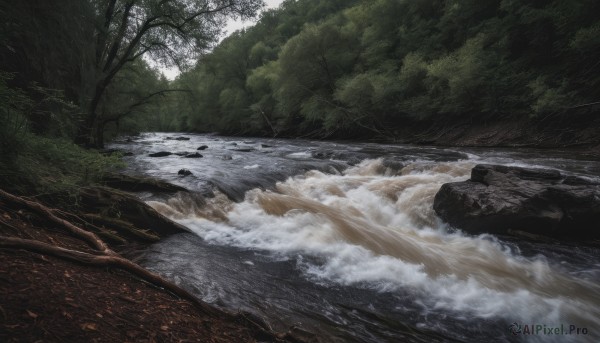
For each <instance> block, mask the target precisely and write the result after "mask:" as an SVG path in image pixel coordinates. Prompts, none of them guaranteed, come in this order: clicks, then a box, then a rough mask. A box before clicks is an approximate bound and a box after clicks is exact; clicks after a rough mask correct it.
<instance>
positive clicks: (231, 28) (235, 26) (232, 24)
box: [161, 0, 283, 80]
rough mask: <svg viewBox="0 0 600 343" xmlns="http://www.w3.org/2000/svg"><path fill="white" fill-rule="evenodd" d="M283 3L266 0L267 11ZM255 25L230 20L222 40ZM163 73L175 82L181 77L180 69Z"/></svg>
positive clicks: (171, 69) (170, 69)
mask: <svg viewBox="0 0 600 343" xmlns="http://www.w3.org/2000/svg"><path fill="white" fill-rule="evenodd" d="M282 2H283V0H265V4H266V7H265V9H267V8H276V7H278V6H279V5H280V4H281V3H282ZM255 23H256V21H253V20H248V21H242V20H233V19H230V20H229V21H228V22H227V26H225V29H224V31H225V34H224V35H223V37H221V39H223V38H225V37H227V36H228V35H229V34H231V33H233V32H235V31H236V30H239V29H241V28H243V27H248V26H251V25H253V24H255ZM161 71H162V73H163V74H164V75H165V76H166V77H167V79H169V80H173V79H175V77H177V75H179V69H177V68H168V69H166V68H161Z"/></svg>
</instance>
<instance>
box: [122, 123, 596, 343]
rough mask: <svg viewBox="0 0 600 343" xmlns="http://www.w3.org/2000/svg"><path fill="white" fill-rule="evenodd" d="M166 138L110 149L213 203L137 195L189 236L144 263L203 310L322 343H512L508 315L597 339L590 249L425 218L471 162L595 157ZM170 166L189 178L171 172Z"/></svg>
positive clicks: (161, 247) (555, 163) (579, 168)
mask: <svg viewBox="0 0 600 343" xmlns="http://www.w3.org/2000/svg"><path fill="white" fill-rule="evenodd" d="M165 138H166V135H164V134H155V135H147V136H145V137H144V138H142V139H141V140H140V141H139V142H136V143H130V144H128V145H126V144H120V145H116V147H118V148H124V149H128V150H130V151H133V152H134V153H135V154H136V155H135V156H134V157H132V158H131V166H132V171H138V172H144V173H147V174H151V175H154V176H158V177H162V178H165V179H167V180H170V181H172V182H177V183H179V184H181V185H184V186H186V187H188V188H191V189H193V190H195V191H197V192H201V193H204V194H208V193H212V196H210V197H207V198H204V197H198V196H190V195H183V194H179V195H177V196H175V197H173V198H171V199H155V198H151V199H149V204H150V205H151V206H153V207H154V208H155V209H157V210H158V211H160V212H161V213H163V214H165V215H167V216H169V217H170V218H172V219H174V220H176V221H178V222H179V223H181V224H183V225H185V226H187V227H188V228H190V230H191V231H192V232H193V233H195V234H196V235H197V237H198V238H192V237H190V236H189V235H182V236H176V237H173V238H171V239H168V240H165V241H163V242H161V243H158V244H157V245H155V246H154V247H153V248H152V249H151V250H150V251H149V252H148V254H147V255H146V259H145V265H146V266H147V267H149V268H151V269H154V270H156V271H158V272H160V273H162V274H164V275H166V276H168V277H170V278H172V279H174V280H175V281H177V282H180V283H181V284H182V285H184V286H185V287H187V288H188V289H190V290H192V291H193V292H194V293H196V294H197V295H198V296H199V297H202V298H203V299H204V300H206V301H209V302H212V303H215V304H218V305H220V306H224V307H227V308H230V309H237V308H240V309H245V310H248V311H251V312H254V313H256V314H258V315H260V316H261V317H264V318H265V319H266V320H267V321H268V322H270V323H271V324H272V325H274V326H275V327H276V328H278V329H280V330H287V328H289V327H290V326H292V325H297V326H299V327H302V328H303V329H305V330H308V331H311V332H315V333H318V335H319V336H320V337H323V338H324V340H323V341H335V340H338V341H340V342H345V341H357V342H365V341H369V342H381V341H389V342H394V341H398V340H412V341H447V340H452V339H456V340H461V341H481V340H483V339H488V340H489V339H492V340H496V341H513V340H514V341H522V339H523V336H522V335H521V336H513V335H511V334H510V332H509V330H508V327H509V326H510V324H511V323H513V322H517V323H530V324H542V325H544V324H545V325H547V326H555V325H560V324H565V325H567V326H568V325H577V326H578V327H586V328H588V330H589V334H588V335H586V336H581V335H580V336H570V335H564V336H561V337H550V336H544V335H538V336H536V335H531V336H527V337H526V338H528V340H530V341H549V340H550V341H552V339H554V341H565V340H572V341H582V340H583V341H585V340H589V341H593V340H594V339H595V338H596V337H597V336H593V335H597V334H600V332H597V331H596V332H595V333H594V330H598V328H600V287H599V286H598V281H599V280H600V262H599V260H600V258H599V257H598V256H600V254H598V251H597V249H594V248H578V249H573V248H572V247H569V246H566V247H565V246H560V245H559V246H552V245H546V246H542V245H535V244H534V245H533V246H528V245H527V244H515V243H509V242H507V241H502V240H499V239H498V238H497V237H494V236H490V235H482V236H468V235H465V234H462V233H460V232H453V231H451V230H448V228H447V227H445V225H444V224H443V223H441V222H440V221H439V219H438V218H437V217H436V216H435V214H434V212H433V210H432V203H433V197H434V195H435V193H436V192H437V190H438V189H439V187H440V186H441V185H442V184H443V183H447V182H453V181H462V180H465V179H467V178H468V177H469V174H470V170H471V168H472V167H473V166H474V165H475V164H476V163H479V162H482V161H485V162H491V163H503V164H513V165H537V166H551V167H555V168H560V169H563V170H564V169H566V170H567V171H569V172H572V173H577V174H584V175H587V176H592V177H595V175H594V173H595V171H597V170H598V163H595V162H590V161H584V160H580V161H577V160H568V159H565V158H562V157H560V156H559V157H553V158H548V159H537V158H535V155H527V154H523V153H520V154H519V155H511V153H510V152H503V153H499V152H489V153H486V152H482V151H478V152H477V153H476V154H474V153H473V151H455V150H451V149H434V148H414V147H403V146H391V145H375V144H342V143H321V142H307V141H286V140H268V141H267V140H260V141H259V140H257V141H246V142H244V141H235V142H233V140H232V139H229V138H222V137H213V136H202V135H198V136H195V135H190V138H191V139H190V141H173V140H166V139H165ZM232 143H235V145H233V144H232ZM202 144H206V145H208V146H209V148H208V149H206V150H204V151H203V152H202V153H203V155H204V158H203V159H199V160H195V161H190V159H184V158H180V157H179V156H175V157H173V156H170V157H167V158H160V159H157V158H150V157H148V156H147V154H148V153H150V152H157V151H161V150H167V151H175V150H177V151H191V150H193V149H194V147H195V146H196V145H198V146H199V145H202ZM223 156H231V159H224V158H223ZM178 168H187V169H190V170H191V171H192V172H193V173H194V176H193V177H185V178H182V177H177V176H176V175H175V174H176V172H177V169H178ZM532 252H535V253H532Z"/></svg>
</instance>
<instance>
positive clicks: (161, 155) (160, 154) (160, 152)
mask: <svg viewBox="0 0 600 343" xmlns="http://www.w3.org/2000/svg"><path fill="white" fill-rule="evenodd" d="M171 155H173V153H171V152H168V151H159V152H155V153H153V154H149V155H148V156H150V157H165V156H171Z"/></svg>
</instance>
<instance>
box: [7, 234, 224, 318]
mask: <svg viewBox="0 0 600 343" xmlns="http://www.w3.org/2000/svg"><path fill="white" fill-rule="evenodd" d="M0 248H9V249H24V250H27V251H32V252H36V253H40V254H46V255H50V256H55V257H60V258H64V259H67V260H70V261H75V262H79V263H84V264H90V265H94V266H101V267H116V268H119V269H122V270H124V271H127V272H129V273H131V274H133V275H135V276H137V277H139V278H141V279H142V280H144V281H147V282H149V283H151V284H153V285H155V286H158V287H160V288H164V289H165V290H167V291H169V292H171V293H173V294H175V295H177V296H179V297H181V298H183V299H185V300H188V301H191V302H193V303H194V304H195V305H196V306H197V307H198V308H199V309H200V310H202V311H203V312H204V313H206V314H209V315H217V314H219V312H218V311H217V310H215V309H213V308H211V307H209V306H207V305H206V304H204V303H201V302H199V301H198V300H197V299H196V298H195V297H194V296H193V295H191V294H190V293H188V292H187V291H186V290H184V289H183V288H181V287H179V286H177V285H175V284H174V283H171V282H169V281H167V280H165V279H163V278H162V277H160V276H159V275H157V274H154V273H152V272H150V271H148V270H146V269H144V268H142V267H140V266H139V265H137V264H135V263H133V262H131V261H129V260H127V259H125V258H123V257H120V256H118V255H110V256H108V255H95V254H90V253H86V252H81V251H77V250H72V249H66V248H61V247H57V246H54V245H50V244H47V243H43V242H40V241H36V240H33V239H21V238H15V237H4V236H0ZM115 254H116V253H115Z"/></svg>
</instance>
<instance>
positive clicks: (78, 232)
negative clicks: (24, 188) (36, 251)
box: [0, 189, 117, 255]
mask: <svg viewBox="0 0 600 343" xmlns="http://www.w3.org/2000/svg"><path fill="white" fill-rule="evenodd" d="M0 196H2V197H3V198H4V199H6V200H7V201H9V202H12V203H14V204H17V205H20V206H23V207H26V208H28V209H30V210H33V211H34V212H36V213H37V214H39V215H41V216H43V217H44V218H47V219H49V220H50V221H51V222H53V223H55V224H58V225H60V226H61V227H63V228H65V229H66V230H67V231H69V232H70V233H71V234H73V235H75V236H77V237H78V238H81V239H82V240H83V241H85V242H86V243H88V244H89V245H90V246H92V247H94V248H96V249H97V250H99V251H101V252H103V253H105V254H107V255H117V254H116V253H115V252H114V251H112V250H111V249H110V248H109V247H108V245H106V243H104V242H103V241H102V240H101V239H100V238H98V236H96V235H95V234H94V233H92V232H89V231H86V230H83V229H81V228H79V227H77V226H75V225H73V224H72V223H71V222H69V221H67V220H65V219H62V218H59V217H57V216H56V215H55V214H54V213H53V210H52V209H50V208H48V207H46V206H44V205H42V204H40V203H38V202H35V201H31V200H27V199H23V198H21V197H18V196H15V195H12V194H10V193H7V192H5V191H3V190H1V189H0Z"/></svg>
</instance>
